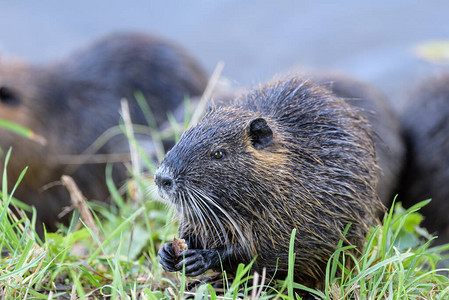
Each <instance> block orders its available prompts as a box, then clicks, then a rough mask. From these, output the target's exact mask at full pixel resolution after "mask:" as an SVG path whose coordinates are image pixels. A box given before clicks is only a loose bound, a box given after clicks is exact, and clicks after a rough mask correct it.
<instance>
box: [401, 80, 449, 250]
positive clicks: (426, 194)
mask: <svg viewBox="0 0 449 300" xmlns="http://www.w3.org/2000/svg"><path fill="white" fill-rule="evenodd" d="M406 103H407V107H406V108H405V109H404V112H403V113H402V118H401V119H402V124H403V128H404V134H405V136H406V141H407V150H408V153H407V164H406V166H407V167H406V169H405V171H404V176H403V182H402V185H401V190H400V192H399V198H398V199H399V200H400V201H402V202H403V204H404V205H405V206H407V207H408V206H411V205H413V204H416V203H418V202H420V201H423V200H426V199H430V198H431V199H432V201H431V202H430V204H428V205H427V206H425V207H423V208H422V209H421V212H422V213H423V215H424V222H423V225H424V226H425V227H427V228H428V229H429V230H430V232H431V233H434V234H436V235H438V236H439V238H438V239H437V240H436V242H437V243H439V244H441V243H449V186H448V184H449V74H440V75H439V76H435V77H433V78H429V79H427V80H425V81H424V82H422V83H421V84H419V86H417V87H416V88H414V89H413V91H411V92H410V95H409V99H407V101H406Z"/></svg>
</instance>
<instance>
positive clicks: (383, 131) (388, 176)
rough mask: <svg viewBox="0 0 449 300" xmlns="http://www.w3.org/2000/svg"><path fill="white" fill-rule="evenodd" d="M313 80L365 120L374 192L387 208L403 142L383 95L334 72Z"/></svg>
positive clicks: (398, 171) (398, 172) (395, 185)
mask: <svg viewBox="0 0 449 300" xmlns="http://www.w3.org/2000/svg"><path fill="white" fill-rule="evenodd" d="M314 81H315V82H317V83H320V84H322V85H324V86H325V87H326V88H328V89H330V90H331V91H332V92H333V93H334V94H335V95H336V96H337V97H340V98H343V99H344V100H345V101H346V102H347V103H349V104H350V105H353V106H355V107H358V108H360V109H361V111H362V112H363V113H364V114H365V116H366V117H367V119H368V121H369V123H370V125H371V128H372V131H373V140H374V145H375V148H376V157H377V163H378V165H379V169H378V170H377V174H378V175H377V177H378V184H377V193H378V195H379V197H380V199H381V200H382V202H383V203H384V204H385V206H387V207H389V206H390V204H391V202H392V200H393V198H394V196H395V195H396V193H397V192H398V188H399V187H398V185H399V178H400V176H401V172H402V168H403V165H404V160H405V142H404V138H403V133H402V128H401V125H400V121H399V116H398V115H397V113H396V112H395V111H394V110H393V108H392V107H391V104H390V102H389V101H388V99H387V98H386V97H385V95H384V94H383V93H382V92H381V91H379V90H378V89H376V88H375V87H374V86H372V85H370V84H368V83H366V82H362V81H359V80H356V79H353V78H351V77H349V76H347V75H343V74H338V73H334V72H330V73H326V74H321V75H319V76H317V77H316V78H314Z"/></svg>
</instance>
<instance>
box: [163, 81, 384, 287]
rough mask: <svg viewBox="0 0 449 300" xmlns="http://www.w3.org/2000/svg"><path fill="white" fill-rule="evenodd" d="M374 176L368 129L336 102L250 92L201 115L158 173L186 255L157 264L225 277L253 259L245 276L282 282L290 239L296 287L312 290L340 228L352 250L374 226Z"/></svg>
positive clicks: (279, 91)
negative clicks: (261, 275) (215, 272)
mask: <svg viewBox="0 0 449 300" xmlns="http://www.w3.org/2000/svg"><path fill="white" fill-rule="evenodd" d="M376 167H377V165H376V160H375V150H374V145H373V142H372V139H371V136H370V129H369V126H368V124H367V121H366V120H365V118H364V117H363V116H362V115H361V114H360V113H359V112H358V111H356V109H354V108H352V107H351V106H349V105H348V104H347V103H346V102H344V101H343V100H342V99H340V98H337V97H335V96H334V95H332V94H331V93H329V92H328V91H327V90H326V89H324V88H321V87H318V86H316V85H314V84H312V83H309V82H307V81H303V80H301V79H298V78H291V79H286V80H281V81H273V82H271V83H269V84H266V85H263V86H261V87H259V88H256V89H254V90H252V91H250V92H249V93H248V94H247V95H245V96H243V97H241V98H240V99H237V101H236V103H235V105H233V106H230V107H219V108H216V109H212V111H210V112H208V113H207V114H206V115H205V116H204V118H203V119H202V120H201V121H200V122H199V123H198V124H197V125H196V126H194V127H193V128H191V129H189V130H187V131H186V132H185V133H184V134H183V136H182V137H181V139H180V141H179V142H178V143H177V144H176V145H175V147H174V148H173V149H172V150H171V151H170V152H169V153H168V154H167V156H166V157H165V159H164V160H163V161H162V163H161V165H160V167H159V168H158V171H157V173H156V175H155V181H156V184H157V185H158V188H159V192H160V194H161V196H162V197H163V198H164V199H165V200H167V201H168V202H169V203H171V204H173V205H174V206H175V208H176V210H177V212H178V215H179V218H180V229H179V235H180V238H183V239H186V242H187V244H188V247H189V250H186V251H184V252H183V255H184V256H185V258H184V260H183V261H182V262H181V263H180V264H178V265H175V263H174V261H175V259H176V258H174V255H173V252H172V250H171V244H170V243H168V244H165V245H164V246H163V247H162V248H161V250H160V251H159V255H160V261H161V263H162V265H163V267H164V268H165V269H166V270H168V271H179V270H181V269H182V264H185V270H186V274H187V275H189V276H194V275H199V274H201V273H203V272H204V271H206V270H207V269H214V270H221V267H223V269H225V270H226V271H228V273H230V274H233V273H235V271H236V269H237V265H238V263H249V262H250V261H251V260H252V259H253V258H254V257H256V256H257V260H256V262H255V264H254V266H253V269H254V270H256V271H258V272H259V273H260V272H261V271H262V268H263V267H266V268H267V271H268V274H269V275H270V276H274V277H275V278H281V279H284V278H285V276H286V274H287V267H288V248H289V240H290V235H291V232H292V230H293V229H296V230H297V233H296V237H295V245H294V248H295V253H296V260H295V274H294V277H295V280H296V281H297V282H299V283H303V284H306V285H308V286H313V287H319V286H320V285H321V284H322V283H323V275H324V272H325V266H326V263H327V260H328V259H329V258H330V256H331V255H332V253H333V252H334V250H335V249H336V246H337V243H338V241H339V240H340V239H341V238H343V230H344V228H345V226H347V225H348V223H351V224H352V225H351V227H350V229H349V232H348V234H347V235H346V241H347V242H348V243H350V244H353V245H356V246H357V247H358V248H359V249H360V248H361V247H362V244H363V241H364V239H365V235H366V233H367V231H368V228H369V226H371V225H373V224H374V223H375V219H376V213H377V211H378V209H380V208H381V203H380V201H379V199H378V197H377V194H376V191H375V189H376Z"/></svg>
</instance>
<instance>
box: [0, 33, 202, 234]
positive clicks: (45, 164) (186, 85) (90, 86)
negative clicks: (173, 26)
mask: <svg viewBox="0 0 449 300" xmlns="http://www.w3.org/2000/svg"><path fill="white" fill-rule="evenodd" d="M206 83H207V77H206V75H205V73H204V72H203V70H202V69H201V67H200V66H198V64H197V63H196V62H195V60H194V59H193V58H192V57H191V56H189V55H188V54H187V53H186V52H185V51H184V50H183V49H182V48H180V47H179V46H177V45H175V44H172V43H170V42H168V41H165V40H164V39H162V38H159V37H156V36H150V35H145V34H136V33H120V34H112V35H109V36H106V37H104V38H102V39H100V40H98V41H96V42H94V43H93V44H92V45H90V46H88V47H86V48H85V49H83V50H81V51H79V52H76V53H75V54H74V55H71V56H69V57H68V58H66V59H64V60H62V61H59V62H58V63H55V64H51V65H40V66H35V65H28V64H26V63H8V62H5V61H1V64H0V118H1V119H5V120H9V121H12V122H15V123H17V124H20V125H22V126H25V127H27V128H30V129H32V130H33V131H34V132H35V133H36V134H38V135H40V136H42V137H43V138H44V139H45V141H46V142H45V143H38V142H36V141H33V140H29V139H26V138H23V137H21V136H18V135H17V134H14V133H12V132H10V131H7V130H5V129H2V128H0V133H1V140H0V147H1V148H2V149H3V152H4V153H5V152H6V150H7V149H8V148H9V147H12V148H13V150H12V156H11V159H10V162H9V165H8V169H7V174H8V183H9V189H10V190H11V188H12V186H13V185H14V184H15V182H16V180H17V178H18V176H19V174H20V172H21V171H22V170H23V169H24V168H25V167H26V166H28V167H29V168H28V171H27V173H26V175H25V177H24V178H23V180H22V182H21V183H20V185H19V188H18V189H17V191H16V192H15V194H14V196H15V197H16V198H18V199H19V200H21V201H23V202H25V203H28V204H31V205H34V206H35V207H36V209H37V216H38V224H37V227H38V231H39V233H40V234H42V227H41V226H40V225H41V222H44V223H45V224H46V226H47V229H49V230H56V228H57V227H56V226H55V225H56V224H55V223H56V222H57V221H59V220H58V217H57V215H58V214H59V213H60V212H61V208H62V207H64V206H67V205H70V197H69V194H68V192H67V190H66V188H65V187H62V186H60V185H56V186H53V187H50V188H48V189H44V188H43V187H45V186H46V185H48V184H50V183H53V182H55V181H59V180H60V177H61V175H62V174H66V173H67V168H66V167H67V164H70V163H72V162H71V161H61V159H60V157H61V155H62V156H63V155H70V154H71V155H74V154H80V153H82V152H83V151H85V150H86V149H87V148H88V147H89V146H90V145H91V144H92V143H93V142H94V141H95V140H96V139H97V138H98V137H99V136H100V135H101V134H102V133H104V132H105V131H106V130H107V129H109V128H111V127H113V126H116V125H118V124H119V121H120V114H119V110H120V101H121V99H122V98H126V99H127V100H128V102H129V107H130V114H131V118H132V122H133V123H135V124H148V123H147V121H146V119H145V117H144V114H143V113H142V111H141V109H140V107H139V105H138V103H137V101H136V99H135V97H134V93H135V92H138V91H140V92H142V94H143V95H144V97H145V98H146V100H147V103H148V104H149V106H150V108H151V110H152V112H153V114H154V117H155V121H156V124H157V126H160V125H161V124H162V123H163V122H165V121H166V120H167V112H168V111H172V110H174V109H175V108H176V107H177V106H179V105H180V104H181V103H182V102H183V101H184V99H185V97H194V96H200V95H201V94H202V93H203V91H204V89H205V87H206ZM146 139H147V140H148V143H146V145H147V146H148V145H150V144H151V139H150V137H147V138H146ZM127 145H128V142H127V140H126V137H125V136H124V135H121V136H120V137H117V136H116V137H115V138H114V139H112V140H110V141H109V142H107V143H106V144H105V145H103V147H101V149H99V151H98V152H97V153H101V154H114V153H123V152H127V151H129V150H128V149H127ZM3 162H4V157H3V158H2V159H1V167H3ZM116 169H117V168H116ZM72 171H73V172H72V173H70V174H68V175H71V176H72V177H73V178H74V180H75V182H76V183H77V184H78V185H79V187H80V189H81V191H82V192H83V193H84V195H85V196H86V197H87V198H88V199H96V200H100V201H105V200H106V199H107V198H108V196H109V193H108V189H107V187H106V183H105V164H83V165H80V166H78V167H77V168H73V170H72ZM116 173H117V174H115V175H116V177H115V180H116V181H120V180H123V179H124V178H126V177H127V176H128V175H127V173H126V171H125V168H123V167H121V168H119V171H118V172H116Z"/></svg>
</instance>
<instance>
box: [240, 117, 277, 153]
mask: <svg viewBox="0 0 449 300" xmlns="http://www.w3.org/2000/svg"><path fill="white" fill-rule="evenodd" d="M246 132H247V133H248V135H249V136H250V138H251V140H252V142H253V146H254V148H256V149H262V148H265V147H266V146H268V145H270V144H271V141H272V140H273V131H272V130H271V128H270V126H268V124H267V121H265V119H264V118H257V119H254V120H251V122H249V124H248V127H247V128H246Z"/></svg>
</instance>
